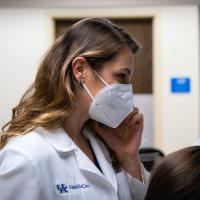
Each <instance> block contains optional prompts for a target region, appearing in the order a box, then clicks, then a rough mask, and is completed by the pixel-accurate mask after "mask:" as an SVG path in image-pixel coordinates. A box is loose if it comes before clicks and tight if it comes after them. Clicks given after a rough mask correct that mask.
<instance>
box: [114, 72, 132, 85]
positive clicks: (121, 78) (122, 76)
mask: <svg viewBox="0 0 200 200" xmlns="http://www.w3.org/2000/svg"><path fill="white" fill-rule="evenodd" d="M116 78H117V80H118V81H119V82H120V83H126V82H128V81H129V76H128V75H127V74H125V73H120V74H116Z"/></svg>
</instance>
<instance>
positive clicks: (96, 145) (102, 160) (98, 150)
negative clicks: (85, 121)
mask: <svg viewBox="0 0 200 200" xmlns="http://www.w3.org/2000/svg"><path fill="white" fill-rule="evenodd" d="M84 135H85V136H86V137H87V138H88V139H89V141H90V143H91V146H92V148H93V151H94V153H95V155H96V158H97V160H98V162H99V165H100V167H101V170H102V172H103V175H104V177H105V178H106V179H107V181H109V182H110V184H111V185H112V186H113V187H114V189H115V190H116V191H117V180H116V175H115V172H114V170H113V167H112V164H111V163H110V162H109V161H108V158H106V153H108V152H106V149H105V147H104V148H103V147H102V145H103V144H100V141H98V139H97V138H95V137H94V135H93V134H92V133H91V132H90V131H89V130H88V129H86V128H85V129H84ZM98 171H99V170H98Z"/></svg>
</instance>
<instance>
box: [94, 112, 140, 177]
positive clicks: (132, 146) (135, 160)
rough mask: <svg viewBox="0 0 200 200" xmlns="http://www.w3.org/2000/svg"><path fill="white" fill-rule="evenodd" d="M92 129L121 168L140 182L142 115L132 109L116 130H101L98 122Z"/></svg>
mask: <svg viewBox="0 0 200 200" xmlns="http://www.w3.org/2000/svg"><path fill="white" fill-rule="evenodd" d="M92 128H93V130H94V131H95V132H96V133H97V134H98V135H99V136H100V137H101V138H102V139H103V140H104V141H105V142H106V143H107V144H108V146H109V147H110V148H111V149H112V150H113V151H114V152H115V153H116V155H117V157H118V159H119V161H120V162H121V163H122V165H121V167H122V168H123V169H124V170H126V171H127V172H128V173H129V174H131V175H132V176H134V177H136V178H138V179H140V180H142V177H141V170H140V159H139V146H140V142H141V137H142V132H143V115H142V114H140V113H139V110H138V108H134V110H133V112H132V113H131V114H130V115H129V116H128V117H127V118H126V119H125V120H124V121H123V122H122V124H120V125H119V126H118V127H117V128H102V127H101V126H100V124H99V123H98V122H94V124H93V125H92Z"/></svg>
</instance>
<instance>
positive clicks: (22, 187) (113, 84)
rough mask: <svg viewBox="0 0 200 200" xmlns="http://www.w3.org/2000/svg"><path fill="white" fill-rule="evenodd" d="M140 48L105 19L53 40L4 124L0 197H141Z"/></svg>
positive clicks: (81, 25) (82, 23) (143, 185)
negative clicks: (136, 92) (136, 73)
mask: <svg viewBox="0 0 200 200" xmlns="http://www.w3.org/2000/svg"><path fill="white" fill-rule="evenodd" d="M138 48H139V46H138V44H137V43H136V41H134V40H133V39H132V38H131V37H130V36H129V35H128V33H126V32H125V31H124V30H123V29H121V28H119V27H118V26H116V25H115V24H113V23H111V22H110V21H108V20H106V19H103V18H89V19H84V20H81V21H79V22H77V23H76V24H74V25H73V26H72V27H71V28H70V29H69V31H68V32H66V33H65V34H64V35H63V36H62V37H60V38H59V39H58V40H57V41H56V42H55V44H54V45H53V46H52V47H51V48H50V50H49V52H48V53H47V55H46V56H45V58H44V60H43V61H42V63H41V65H40V68H39V70H38V73H37V76H36V79H35V82H34V83H33V85H32V87H31V88H30V89H29V90H28V91H27V92H26V93H25V94H24V96H23V97H22V99H21V101H20V103H19V105H18V106H17V107H16V108H15V109H13V117H12V120H11V121H10V122H9V123H8V124H7V126H6V127H7V129H6V127H4V132H3V133H2V136H1V147H2V150H1V152H0V185H1V187H0V193H1V200H10V199H15V200H23V199H26V200H27V199H29V200H31V199H34V200H51V199H52V200H57V199H87V200H89V199H92V200H93V199H105V200H106V199H109V200H110V199H123V200H125V199H133V198H134V200H137V199H143V198H144V195H145V190H146V182H147V179H148V174H147V173H146V172H145V170H144V168H143V167H142V165H141V163H140V159H139V155H138V149H139V145H140V140H141V135H142V130H143V117H142V114H140V113H139V110H138V109H137V108H134V109H133V99H132V85H131V84H130V83H131V82H130V81H131V76H132V72H133V60H134V54H135V53H136V52H137V50H138Z"/></svg>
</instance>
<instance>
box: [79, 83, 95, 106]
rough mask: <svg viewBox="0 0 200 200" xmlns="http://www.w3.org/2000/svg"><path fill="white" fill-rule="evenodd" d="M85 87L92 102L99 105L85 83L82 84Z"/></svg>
mask: <svg viewBox="0 0 200 200" xmlns="http://www.w3.org/2000/svg"><path fill="white" fill-rule="evenodd" d="M82 85H83V87H84V88H85V90H86V92H87V93H88V95H89V96H90V97H91V98H92V100H93V101H94V102H95V103H96V104H98V103H97V102H96V100H95V98H94V97H93V96H92V94H91V92H90V91H89V90H88V88H87V86H86V85H85V83H83V82H82Z"/></svg>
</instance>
